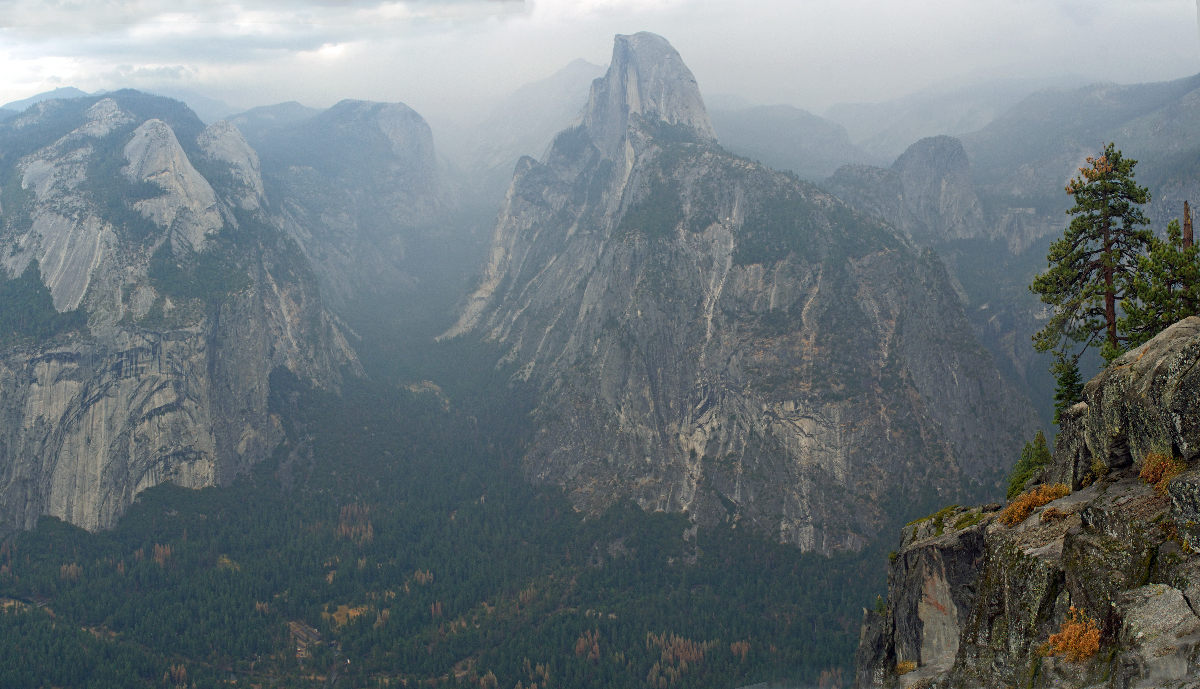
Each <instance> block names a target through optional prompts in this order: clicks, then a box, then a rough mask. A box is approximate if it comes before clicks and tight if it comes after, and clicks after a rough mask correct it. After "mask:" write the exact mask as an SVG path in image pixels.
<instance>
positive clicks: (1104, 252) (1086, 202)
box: [1030, 143, 1153, 421]
mask: <svg viewBox="0 0 1200 689" xmlns="http://www.w3.org/2000/svg"><path fill="white" fill-rule="evenodd" d="M1087 163H1088V164H1087V166H1085V167H1082V168H1080V169H1079V175H1078V176H1077V177H1075V178H1074V179H1072V180H1071V182H1070V183H1069V184H1068V185H1067V188H1066V190H1067V193H1069V194H1071V195H1072V196H1073V197H1074V198H1075V205H1074V206H1072V207H1071V208H1070V209H1069V210H1068V211H1067V214H1068V215H1071V216H1073V217H1072V219H1071V224H1070V226H1069V227H1067V229H1066V231H1065V232H1064V233H1063V237H1062V239H1060V240H1058V241H1057V242H1055V243H1054V244H1052V245H1051V246H1050V253H1049V254H1048V255H1047V257H1046V258H1047V260H1048V262H1049V268H1048V270H1047V271H1046V272H1045V273H1042V274H1041V275H1038V276H1037V277H1036V278H1035V279H1034V281H1033V284H1032V285H1030V289H1031V290H1032V291H1033V292H1034V293H1035V294H1037V295H1038V296H1040V297H1041V299H1042V301H1043V302H1044V303H1046V304H1048V305H1049V306H1050V307H1051V315H1050V319H1049V321H1047V323H1046V325H1045V327H1043V328H1042V329H1041V330H1040V331H1038V332H1037V333H1035V334H1034V336H1033V341H1034V347H1035V348H1036V349H1037V350H1038V351H1039V352H1054V355H1055V358H1056V360H1057V361H1056V363H1055V366H1054V368H1053V369H1052V370H1053V371H1054V374H1055V377H1056V379H1057V380H1058V383H1059V384H1058V394H1057V395H1056V400H1057V402H1056V404H1055V408H1056V412H1055V417H1056V418H1055V420H1056V421H1057V420H1058V419H1057V417H1058V415H1059V412H1061V410H1062V409H1063V408H1066V407H1068V406H1070V405H1071V404H1074V403H1075V401H1077V399H1076V398H1077V396H1078V392H1077V389H1078V387H1079V385H1078V382H1079V381H1078V377H1079V373H1078V360H1079V356H1080V355H1081V354H1082V353H1083V352H1084V351H1085V350H1087V349H1088V348H1089V347H1093V346H1097V345H1099V346H1100V348H1101V354H1102V355H1103V356H1104V359H1105V361H1111V360H1112V359H1114V358H1116V357H1117V356H1118V355H1120V354H1121V352H1122V351H1124V349H1125V347H1126V346H1127V345H1128V342H1129V337H1128V336H1127V335H1125V334H1123V333H1122V331H1121V326H1122V322H1121V319H1120V318H1119V317H1118V313H1117V305H1118V304H1119V303H1122V302H1124V301H1125V300H1127V299H1129V298H1130V297H1131V296H1133V294H1134V291H1133V285H1134V281H1135V278H1136V276H1137V273H1138V270H1139V266H1140V261H1141V259H1142V257H1143V255H1144V253H1145V252H1146V250H1147V248H1148V247H1149V246H1150V244H1151V241H1152V239H1153V234H1152V233H1151V232H1150V230H1149V229H1147V226H1148V225H1149V222H1150V221H1149V220H1147V219H1146V216H1145V215H1144V214H1143V213H1142V209H1141V206H1142V205H1144V204H1146V203H1149V202H1150V192H1149V190H1147V189H1146V188H1145V187H1142V186H1138V184H1137V183H1136V182H1135V181H1134V171H1133V169H1134V166H1136V165H1137V161H1136V160H1133V159H1129V158H1125V157H1124V156H1123V155H1122V154H1121V152H1120V151H1119V150H1116V148H1115V146H1114V145H1113V144H1111V143H1110V144H1108V145H1107V146H1105V147H1104V150H1103V151H1102V153H1101V155H1100V156H1098V157H1089V158H1088V159H1087Z"/></svg>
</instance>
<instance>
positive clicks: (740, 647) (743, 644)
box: [729, 641, 750, 663]
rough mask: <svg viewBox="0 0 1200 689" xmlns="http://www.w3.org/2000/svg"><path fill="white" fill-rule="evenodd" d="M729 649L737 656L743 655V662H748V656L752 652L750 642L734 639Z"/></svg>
mask: <svg viewBox="0 0 1200 689" xmlns="http://www.w3.org/2000/svg"><path fill="white" fill-rule="evenodd" d="M729 650H730V651H732V652H733V654H734V655H735V656H741V658H742V662H743V663H744V662H746V656H747V655H748V654H749V653H750V642H749V641H734V642H733V643H731V644H729Z"/></svg>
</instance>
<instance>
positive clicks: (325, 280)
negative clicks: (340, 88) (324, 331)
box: [234, 100, 453, 307]
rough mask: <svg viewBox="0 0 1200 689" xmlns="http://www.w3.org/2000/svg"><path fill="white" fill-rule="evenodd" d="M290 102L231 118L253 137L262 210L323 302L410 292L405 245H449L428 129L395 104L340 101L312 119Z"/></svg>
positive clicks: (445, 204)
mask: <svg viewBox="0 0 1200 689" xmlns="http://www.w3.org/2000/svg"><path fill="white" fill-rule="evenodd" d="M289 105H290V104H281V105H280V106H274V107H270V108H256V109H255V110H253V111H250V112H247V113H244V114H243V115H241V116H238V117H235V118H234V120H235V122H236V121H245V122H246V123H247V124H248V125H250V127H251V131H252V132H254V134H253V136H252V137H251V143H252V144H253V146H254V148H255V150H256V151H257V152H258V154H259V155H260V156H261V165H262V170H263V172H262V174H263V177H264V178H265V183H266V186H267V188H268V190H269V197H270V199H271V201H272V206H271V209H270V214H271V216H272V217H273V218H274V220H275V221H276V222H277V223H278V224H279V225H280V226H281V227H283V228H284V229H285V230H286V231H287V233H288V235H289V236H291V237H292V238H293V239H294V240H295V241H296V242H297V243H298V244H299V246H300V248H301V251H302V252H303V253H304V255H305V257H306V258H307V259H308V261H309V262H310V263H311V264H312V266H313V270H314V271H315V272H316V274H317V277H318V280H319V282H320V284H321V287H322V293H323V295H324V296H325V297H326V299H327V301H329V303H330V304H331V305H332V306H337V307H340V306H344V305H345V304H346V303H347V302H348V301H350V300H352V299H354V298H355V297H357V296H362V295H364V294H383V293H395V292H397V291H398V290H401V289H403V288H405V287H406V286H410V285H411V284H412V283H413V281H414V279H415V278H414V275H413V273H414V272H415V271H414V268H413V267H412V266H411V265H410V263H411V258H410V250H411V248H412V246H413V244H414V243H417V242H422V241H430V239H431V237H432V238H434V239H439V240H442V241H449V240H448V234H447V232H446V228H445V227H444V226H445V224H446V223H445V221H446V211H447V210H448V209H449V208H450V207H451V206H452V205H453V204H451V202H450V200H449V196H448V193H447V190H446V186H445V180H444V179H443V176H442V173H441V171H440V169H439V167H438V163H437V158H436V155H435V153H434V145H433V133H432V132H431V130H430V128H429V125H428V124H427V123H426V122H425V120H424V118H422V117H421V116H420V115H419V114H418V113H417V112H416V111H414V110H413V109H412V108H410V107H408V106H407V105H405V104H403V103H374V102H368V101H357V100H345V101H341V102H340V103H337V104H336V105H334V106H333V107H331V108H329V109H328V110H324V111H321V112H318V113H315V114H314V113H311V111H307V110H306V109H304V108H302V107H300V106H296V107H289ZM292 105H294V104H292Z"/></svg>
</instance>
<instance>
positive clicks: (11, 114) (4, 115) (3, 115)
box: [0, 108, 21, 122]
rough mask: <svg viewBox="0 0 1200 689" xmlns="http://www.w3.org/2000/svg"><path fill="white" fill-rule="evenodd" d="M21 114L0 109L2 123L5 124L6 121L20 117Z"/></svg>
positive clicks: (16, 111)
mask: <svg viewBox="0 0 1200 689" xmlns="http://www.w3.org/2000/svg"><path fill="white" fill-rule="evenodd" d="M20 114H21V113H20V111H18V110H10V109H8V108H0V122H3V121H4V120H7V119H8V118H10V117H16V116H17V115H20Z"/></svg>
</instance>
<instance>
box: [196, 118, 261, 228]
mask: <svg viewBox="0 0 1200 689" xmlns="http://www.w3.org/2000/svg"><path fill="white" fill-rule="evenodd" d="M196 143H197V144H198V145H199V146H200V150H202V151H204V154H205V155H207V156H208V157H210V158H212V159H214V160H219V161H221V162H224V163H228V164H229V166H230V167H231V168H232V169H233V174H234V177H236V178H237V180H238V181H239V182H241V184H242V186H243V193H242V194H241V195H240V196H239V197H238V198H237V202H238V205H240V206H241V207H242V208H245V209H246V210H254V209H256V208H258V207H259V199H260V198H262V197H263V195H264V192H263V181H262V173H261V170H260V167H259V164H258V153H256V152H255V151H254V149H253V148H251V147H250V144H249V143H247V142H246V139H245V137H243V136H242V133H241V132H240V131H239V130H238V128H237V126H235V125H234V124H233V123H232V122H229V121H228V120H220V121H218V122H213V123H212V124H211V125H209V126H208V128H207V129H205V130H204V132H203V133H202V134H201V135H200V137H199V138H198V139H197V141H196Z"/></svg>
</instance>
